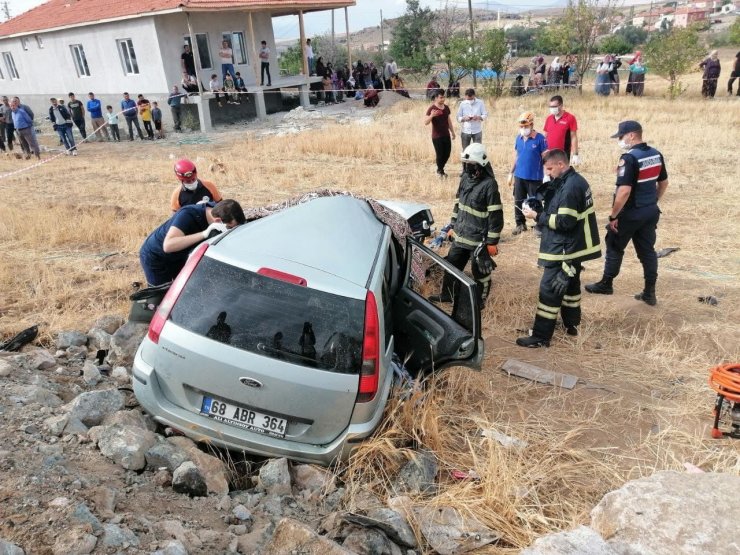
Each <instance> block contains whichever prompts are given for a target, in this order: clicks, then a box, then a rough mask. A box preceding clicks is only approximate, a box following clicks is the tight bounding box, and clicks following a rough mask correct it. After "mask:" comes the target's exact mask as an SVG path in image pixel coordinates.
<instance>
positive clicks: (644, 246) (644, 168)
mask: <svg viewBox="0 0 740 555" xmlns="http://www.w3.org/2000/svg"><path fill="white" fill-rule="evenodd" d="M617 138H618V139H619V146H620V147H621V148H622V149H623V150H626V151H627V152H626V153H625V154H622V156H621V157H620V158H619V165H618V166H617V190H616V192H615V193H614V201H613V203H612V211H611V214H610V215H609V225H608V226H607V231H606V239H605V240H604V242H605V243H606V260H605V261H604V275H603V276H602V278H601V281H598V282H596V283H592V284H589V285H586V291H588V292H589V293H597V294H601V295H611V294H612V293H613V292H614V288H613V287H612V282H613V280H614V278H616V277H617V276H618V275H619V269H620V267H621V266H622V258H623V257H624V249H625V248H626V247H627V245H628V244H629V242H630V241H632V244H633V245H634V247H635V251H636V252H637V258H639V259H640V263H641V264H642V271H643V277H644V279H645V286H644V288H643V290H642V292H641V293H637V294H636V295H635V299H637V300H638V301H643V302H645V303H647V304H648V305H650V306H655V305H656V304H657V302H658V299H657V298H656V296H655V283H656V282H657V280H658V257H657V256H656V254H655V231H656V229H657V227H658V220H659V219H660V209H659V208H658V201H659V200H660V199H661V198H662V197H663V194H664V193H665V191H666V189H667V188H668V172H667V171H666V167H665V162H664V161H663V155H662V154H661V153H660V152H658V151H657V150H656V149H654V148H653V147H651V146H648V145H647V144H646V143H645V142H644V141H643V140H642V126H641V125H640V124H639V123H638V122H636V121H623V122H621V123H620V124H619V128H618V130H617V132H616V133H615V134H614V135H612V139H617Z"/></svg>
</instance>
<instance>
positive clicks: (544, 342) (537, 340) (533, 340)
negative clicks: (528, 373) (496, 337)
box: [516, 335, 550, 349]
mask: <svg viewBox="0 0 740 555" xmlns="http://www.w3.org/2000/svg"><path fill="white" fill-rule="evenodd" d="M516 344H517V345H519V346H520V347H529V348H531V349H536V348H537V347H549V346H550V340H549V339H543V338H542V337H537V336H536V335H527V336H525V337H520V338H519V339H517V340H516Z"/></svg>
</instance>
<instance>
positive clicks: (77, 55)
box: [69, 44, 90, 77]
mask: <svg viewBox="0 0 740 555" xmlns="http://www.w3.org/2000/svg"><path fill="white" fill-rule="evenodd" d="M69 49H70V50H71V51H72V60H73V61H74V63H75V69H76V70H77V77H90V67H89V66H88V65H87V58H86V57H85V49H84V48H82V45H81V44H70V45H69Z"/></svg>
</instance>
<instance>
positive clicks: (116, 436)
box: [98, 424, 157, 470]
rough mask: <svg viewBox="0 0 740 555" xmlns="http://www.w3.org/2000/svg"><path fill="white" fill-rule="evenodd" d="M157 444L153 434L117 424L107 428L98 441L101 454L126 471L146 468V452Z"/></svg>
mask: <svg viewBox="0 0 740 555" xmlns="http://www.w3.org/2000/svg"><path fill="white" fill-rule="evenodd" d="M156 442H157V437H156V436H155V435H154V433H153V432H150V431H149V430H145V429H143V428H139V427H136V426H121V425H118V424H116V425H115V426H110V427H108V428H106V429H105V430H104V431H103V433H102V434H101V435H100V438H99V439H98V447H99V448H100V452H101V453H102V454H103V455H105V456H106V457H108V458H109V459H111V460H112V461H113V462H115V463H116V464H120V465H121V466H122V467H123V468H125V469H126V470H141V469H143V468H144V467H145V466H146V457H145V455H146V452H147V451H148V450H149V448H150V447H152V446H153V445H154V444H155V443H156Z"/></svg>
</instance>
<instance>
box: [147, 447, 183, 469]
mask: <svg viewBox="0 0 740 555" xmlns="http://www.w3.org/2000/svg"><path fill="white" fill-rule="evenodd" d="M187 460H190V457H188V454H187V453H186V452H185V451H183V450H182V449H180V448H179V447H178V446H177V445H173V444H172V443H170V442H168V441H160V442H159V443H156V444H155V445H153V446H152V447H150V448H149V450H148V451H147V452H146V465H147V467H149V468H152V469H155V470H156V469H159V468H166V469H167V470H169V471H170V472H174V471H175V469H176V468H177V467H178V466H180V465H181V464H182V463H184V462H185V461H187Z"/></svg>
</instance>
